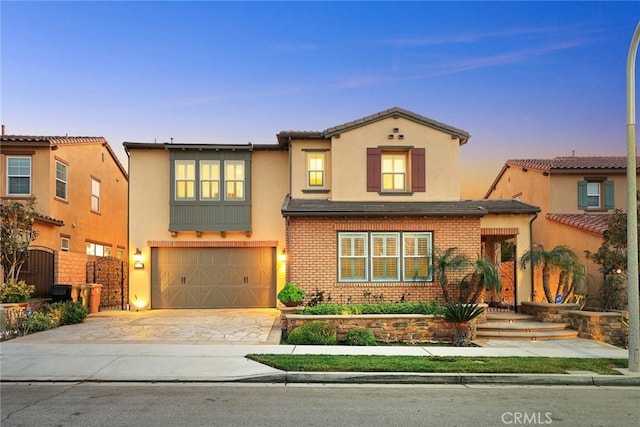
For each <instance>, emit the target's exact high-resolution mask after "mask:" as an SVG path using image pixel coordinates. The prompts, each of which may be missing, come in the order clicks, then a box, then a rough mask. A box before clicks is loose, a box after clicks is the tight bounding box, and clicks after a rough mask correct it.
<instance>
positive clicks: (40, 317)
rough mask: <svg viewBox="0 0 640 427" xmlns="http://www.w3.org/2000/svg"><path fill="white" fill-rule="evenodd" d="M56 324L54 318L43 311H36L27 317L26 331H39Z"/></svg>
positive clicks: (53, 326)
mask: <svg viewBox="0 0 640 427" xmlns="http://www.w3.org/2000/svg"><path fill="white" fill-rule="evenodd" d="M57 326H58V321H57V320H56V318H55V317H54V316H52V315H50V314H48V313H45V312H43V311H36V312H34V313H33V314H32V315H31V316H28V317H27V332H40V331H46V330H47V329H52V328H55V327H57Z"/></svg>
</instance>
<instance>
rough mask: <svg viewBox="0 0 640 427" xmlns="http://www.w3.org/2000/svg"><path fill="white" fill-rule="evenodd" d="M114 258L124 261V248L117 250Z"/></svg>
mask: <svg viewBox="0 0 640 427" xmlns="http://www.w3.org/2000/svg"><path fill="white" fill-rule="evenodd" d="M116 257H117V258H118V259H119V260H120V261H122V260H124V248H118V251H117V253H116Z"/></svg>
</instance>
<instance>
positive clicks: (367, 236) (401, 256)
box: [337, 231, 433, 283]
mask: <svg viewBox="0 0 640 427" xmlns="http://www.w3.org/2000/svg"><path fill="white" fill-rule="evenodd" d="M390 234H393V235H397V239H396V245H398V247H397V252H396V253H397V254H398V255H397V262H398V270H397V271H398V277H397V278H396V279H390V278H384V279H374V278H373V259H374V258H376V256H374V255H373V249H372V247H373V237H374V236H375V235H390ZM356 235H358V236H362V237H363V238H364V242H365V248H364V252H365V255H364V256H360V257H358V258H366V260H365V266H366V270H365V274H364V275H365V278H364V279H353V278H344V277H342V271H341V268H340V267H341V265H342V263H341V261H342V259H343V258H356V257H355V256H348V257H347V256H344V257H343V256H342V238H343V237H344V236H356ZM406 235H415V236H425V237H426V238H427V239H428V247H427V255H426V256H427V257H428V258H429V261H428V265H429V275H428V277H427V278H418V279H415V278H414V277H409V278H407V277H406V276H405V271H404V266H405V259H406V258H416V257H419V256H415V255H410V256H407V255H405V245H404V238H405V236H406ZM378 257H380V256H378ZM385 258H388V257H385ZM432 267H433V232H431V231H405V232H338V264H337V270H338V271H337V273H338V274H337V276H338V282H340V283H353V282H381V283H384V282H408V283H418V282H429V283H433V268H432ZM401 271H402V273H400V272H401ZM370 277H371V279H369V278H370Z"/></svg>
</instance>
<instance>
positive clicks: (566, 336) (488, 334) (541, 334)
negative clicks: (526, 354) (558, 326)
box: [476, 329, 578, 341]
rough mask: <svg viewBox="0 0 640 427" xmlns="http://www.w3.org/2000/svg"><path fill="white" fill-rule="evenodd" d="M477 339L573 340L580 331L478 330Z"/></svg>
mask: <svg viewBox="0 0 640 427" xmlns="http://www.w3.org/2000/svg"><path fill="white" fill-rule="evenodd" d="M476 337H477V338H478V339H483V340H488V339H498V340H531V341H545V340H571V339H576V338H578V331H575V330H573V329H562V330H551V331H544V330H542V331H505V330H481V329H478V331H477V334H476Z"/></svg>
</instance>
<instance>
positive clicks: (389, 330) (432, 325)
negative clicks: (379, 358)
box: [281, 304, 487, 344]
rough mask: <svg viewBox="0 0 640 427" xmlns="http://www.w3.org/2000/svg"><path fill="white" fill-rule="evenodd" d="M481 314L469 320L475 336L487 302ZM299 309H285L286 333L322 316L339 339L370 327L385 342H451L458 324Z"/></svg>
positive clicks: (436, 318)
mask: <svg viewBox="0 0 640 427" xmlns="http://www.w3.org/2000/svg"><path fill="white" fill-rule="evenodd" d="M481 306H484V307H485V311H484V312H483V314H482V315H481V316H479V317H478V318H476V319H473V320H472V321H471V322H469V326H470V331H471V339H475V333H476V325H477V324H478V323H485V322H486V321H487V314H486V313H487V311H486V304H481ZM296 311H298V312H299V311H301V308H300V309H298V310H295V309H293V310H291V311H288V312H284V311H283V313H282V316H281V322H282V323H281V326H282V330H283V331H286V333H289V332H291V331H292V330H293V329H294V328H296V327H298V326H301V325H303V324H305V323H307V322H311V321H314V320H320V321H325V322H329V323H331V324H332V325H333V326H334V327H335V329H336V333H337V336H338V339H339V340H343V339H344V338H345V337H346V335H347V333H348V331H349V330H351V329H355V328H367V329H370V330H371V331H372V332H373V334H374V336H375V338H376V340H377V341H379V342H384V343H394V342H398V343H411V344H414V343H428V342H434V341H437V342H451V341H452V340H453V339H454V337H455V335H456V325H455V323H453V322H449V321H446V320H445V319H444V317H443V316H440V315H430V314H355V315H353V314H350V315H304V314H291V313H292V312H293V313H295V312H296Z"/></svg>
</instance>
